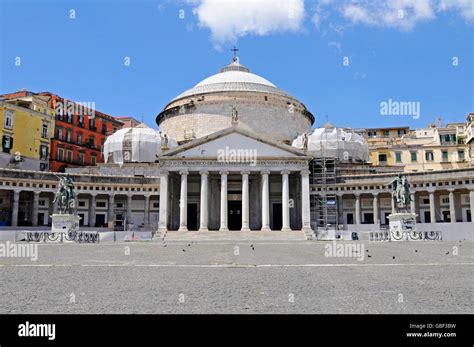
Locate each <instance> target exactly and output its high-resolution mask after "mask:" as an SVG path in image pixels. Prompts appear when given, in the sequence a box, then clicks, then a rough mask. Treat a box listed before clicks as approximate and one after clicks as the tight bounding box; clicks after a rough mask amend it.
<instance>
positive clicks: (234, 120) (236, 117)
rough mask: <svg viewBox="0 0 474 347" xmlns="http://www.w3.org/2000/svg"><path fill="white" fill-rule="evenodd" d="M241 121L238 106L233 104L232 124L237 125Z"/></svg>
mask: <svg viewBox="0 0 474 347" xmlns="http://www.w3.org/2000/svg"><path fill="white" fill-rule="evenodd" d="M238 122H239V112H238V111H237V108H236V107H235V105H234V106H232V125H234V126H235V125H237V123H238Z"/></svg>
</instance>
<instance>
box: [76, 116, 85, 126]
mask: <svg viewBox="0 0 474 347" xmlns="http://www.w3.org/2000/svg"><path fill="white" fill-rule="evenodd" d="M77 125H79V126H80V127H82V126H83V125H84V117H83V116H82V115H81V114H80V115H78V116H77Z"/></svg>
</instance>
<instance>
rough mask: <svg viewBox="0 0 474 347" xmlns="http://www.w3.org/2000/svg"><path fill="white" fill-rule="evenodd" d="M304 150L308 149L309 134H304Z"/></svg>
mask: <svg viewBox="0 0 474 347" xmlns="http://www.w3.org/2000/svg"><path fill="white" fill-rule="evenodd" d="M303 150H304V151H305V152H306V151H307V150H308V134H307V133H304V134H303Z"/></svg>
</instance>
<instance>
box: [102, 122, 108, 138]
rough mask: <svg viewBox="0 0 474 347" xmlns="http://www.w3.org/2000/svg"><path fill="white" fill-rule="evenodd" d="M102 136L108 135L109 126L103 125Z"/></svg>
mask: <svg viewBox="0 0 474 347" xmlns="http://www.w3.org/2000/svg"><path fill="white" fill-rule="evenodd" d="M102 134H104V135H105V134H107V124H105V123H102Z"/></svg>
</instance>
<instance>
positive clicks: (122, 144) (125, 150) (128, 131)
mask: <svg viewBox="0 0 474 347" xmlns="http://www.w3.org/2000/svg"><path fill="white" fill-rule="evenodd" d="M165 136H166V135H163V134H161V133H160V132H158V131H156V130H154V129H152V128H149V127H147V126H146V125H139V126H138V127H134V128H123V129H120V130H118V131H116V132H115V133H114V134H112V135H110V136H108V137H107V140H106V141H105V143H104V162H105V163H115V164H120V165H121V164H123V163H124V162H137V163H153V162H155V161H156V160H157V156H158V155H160V154H161V152H162V148H163V145H164V143H163V141H164V138H165ZM167 141H168V143H167V147H168V148H172V147H176V146H177V144H176V142H175V141H174V140H172V139H168V140H167Z"/></svg>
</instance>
